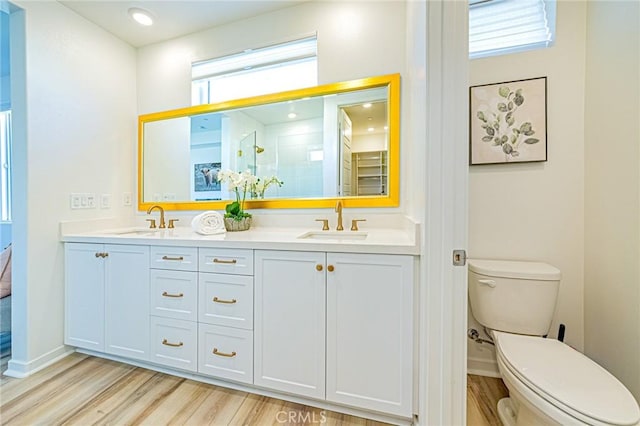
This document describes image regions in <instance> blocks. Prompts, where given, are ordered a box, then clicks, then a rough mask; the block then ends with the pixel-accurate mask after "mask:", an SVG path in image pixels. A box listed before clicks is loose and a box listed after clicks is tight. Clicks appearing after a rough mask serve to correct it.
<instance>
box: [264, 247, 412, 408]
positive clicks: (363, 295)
mask: <svg viewBox="0 0 640 426" xmlns="http://www.w3.org/2000/svg"><path fill="white" fill-rule="evenodd" d="M255 258H256V262H255V269H256V277H255V285H256V288H255V379H254V383H255V384H256V385H259V386H263V387H266V388H270V389H276V390H280V391H285V392H290V393H295V394H299V395H305V396H310V397H315V398H322V399H326V400H328V401H330V402H335V403H339V404H345V405H349V406H353V407H359V408H365V409H370V410H376V411H380V412H383V413H388V414H394V415H398V416H403V417H410V416H411V415H412V389H413V375H412V365H413V271H414V260H413V257H411V256H398V255H380V254H348V253H326V254H325V253H318V252H299V251H266V250H257V251H256V252H255ZM325 354H326V357H325ZM325 362H326V364H325ZM325 385H326V388H325Z"/></svg>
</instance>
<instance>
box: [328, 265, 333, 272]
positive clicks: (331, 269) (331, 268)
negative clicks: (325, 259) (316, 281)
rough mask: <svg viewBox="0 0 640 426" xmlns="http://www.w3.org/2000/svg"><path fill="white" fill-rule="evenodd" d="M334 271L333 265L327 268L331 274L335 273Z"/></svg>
mask: <svg viewBox="0 0 640 426" xmlns="http://www.w3.org/2000/svg"><path fill="white" fill-rule="evenodd" d="M334 269H335V268H334V267H333V265H329V266H327V271H329V272H333V271H334Z"/></svg>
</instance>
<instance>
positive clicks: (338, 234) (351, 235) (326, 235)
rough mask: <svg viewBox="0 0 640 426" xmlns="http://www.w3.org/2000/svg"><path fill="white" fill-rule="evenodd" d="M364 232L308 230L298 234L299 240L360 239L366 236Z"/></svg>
mask: <svg viewBox="0 0 640 426" xmlns="http://www.w3.org/2000/svg"><path fill="white" fill-rule="evenodd" d="M367 235H368V234H367V233H366V232H349V231H309V232H305V233H304V234H301V235H299V236H298V239H301V240H321V241H362V240H364V239H366V238H367Z"/></svg>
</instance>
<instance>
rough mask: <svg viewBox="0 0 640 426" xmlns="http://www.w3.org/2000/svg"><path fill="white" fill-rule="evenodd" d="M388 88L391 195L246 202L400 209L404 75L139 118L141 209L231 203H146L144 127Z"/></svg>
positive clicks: (267, 205)
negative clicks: (401, 100)
mask: <svg viewBox="0 0 640 426" xmlns="http://www.w3.org/2000/svg"><path fill="white" fill-rule="evenodd" d="M383 86H387V87H388V90H389V93H388V96H389V97H388V99H387V102H388V106H387V108H388V114H389V151H388V152H389V156H388V164H387V174H388V195H385V196H378V195H373V196H357V197H332V198H274V199H261V200H246V204H245V209H246V210H252V209H308V208H333V207H335V205H336V202H337V201H338V200H341V201H342V204H343V206H344V207H349V208H354V207H356V208H357V207H397V206H399V205H400V74H389V75H383V76H377V77H368V78H362V79H358V80H351V81H343V82H339V83H331V84H325V85H322V86H315V87H309V88H306V89H297V90H290V91H287V92H280V93H274V94H268V95H261V96H255V97H251V98H244V99H236V100H232V101H226V102H221V103H217V104H205V105H197V106H192V107H187V108H180V109H175V110H170V111H163V112H156V113H152V114H143V115H140V116H138V210H141V211H142V210H147V209H148V208H149V207H151V206H153V205H159V206H161V207H162V208H163V209H165V210H224V208H225V206H226V205H227V204H229V202H230V200H219V201H175V202H157V201H149V202H145V201H144V200H143V195H144V194H143V182H142V180H143V172H144V165H143V160H144V144H143V141H144V124H145V123H149V122H153V121H159V120H164V119H168V118H179V117H186V116H189V115H194V114H204V113H211V112H217V111H224V110H229V109H236V108H243V107H248V106H256V105H264V104H269V103H275V102H283V101H289V100H293V99H299V98H303V97H313V96H322V95H326V94H332V93H345V92H351V91H355V90H363V89H373V88H376V87H383Z"/></svg>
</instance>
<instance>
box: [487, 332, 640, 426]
mask: <svg viewBox="0 0 640 426" xmlns="http://www.w3.org/2000/svg"><path fill="white" fill-rule="evenodd" d="M493 336H494V340H495V343H496V352H497V355H498V357H499V358H500V361H501V363H502V364H503V365H504V366H505V367H506V368H507V369H508V370H509V373H511V374H512V375H513V376H515V379H516V380H518V381H519V382H521V383H522V384H524V385H525V386H526V387H527V388H528V389H529V390H530V391H532V392H533V393H535V394H536V395H538V396H539V397H541V398H542V399H544V400H545V401H547V402H548V403H549V404H551V405H553V406H554V407H555V408H556V409H558V410H560V411H562V412H564V413H566V414H567V415H569V416H571V417H573V418H575V419H578V420H580V421H582V422H584V423H587V424H597V425H600V424H607V425H625V426H630V425H636V424H638V422H639V421H640V409H639V408H638V405H637V403H636V401H635V399H634V398H633V396H632V395H631V393H630V392H629V391H628V390H627V389H626V388H625V387H624V385H623V384H622V383H620V382H619V381H618V380H617V379H616V378H615V377H613V376H612V375H611V374H610V373H609V372H607V371H606V370H605V369H603V368H602V367H600V366H599V365H598V364H596V363H595V362H593V361H592V360H590V359H589V358H587V357H586V356H584V355H583V354H581V353H580V352H578V351H576V350H574V349H572V348H571V347H569V346H567V345H565V344H564V343H562V342H559V341H557V340H553V339H544V338H541V337H533V336H523V335H517V334H509V333H504V332H499V331H494V332H493Z"/></svg>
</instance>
